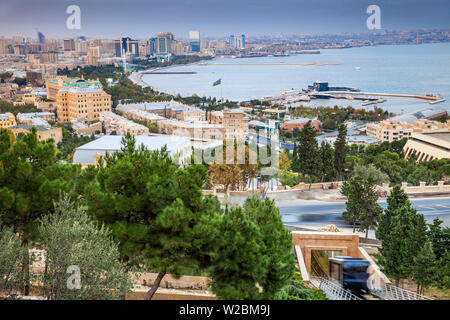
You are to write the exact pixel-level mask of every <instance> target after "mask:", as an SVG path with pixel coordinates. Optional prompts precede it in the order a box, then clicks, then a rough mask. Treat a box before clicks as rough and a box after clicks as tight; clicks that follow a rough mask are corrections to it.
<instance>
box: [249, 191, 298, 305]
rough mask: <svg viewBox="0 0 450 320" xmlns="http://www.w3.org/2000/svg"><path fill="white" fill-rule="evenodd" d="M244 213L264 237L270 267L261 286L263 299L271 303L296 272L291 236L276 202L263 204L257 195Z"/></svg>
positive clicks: (267, 201)
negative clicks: (270, 300) (269, 300)
mask: <svg viewBox="0 0 450 320" xmlns="http://www.w3.org/2000/svg"><path fill="white" fill-rule="evenodd" d="M244 210H245V212H246V214H247V215H248V216H249V217H250V218H252V220H253V221H254V222H255V223H256V225H257V226H258V227H259V230H260V232H261V234H262V237H263V239H262V240H263V243H264V248H265V249H264V253H265V255H266V256H267V260H268V262H269V264H268V266H267V269H266V272H265V277H264V280H263V281H261V282H259V285H260V286H261V287H262V288H263V294H264V299H272V298H273V296H274V295H275V293H276V292H278V291H279V290H280V289H281V288H282V287H284V286H285V285H286V283H288V282H289V281H290V279H291V278H292V276H293V274H294V271H295V259H294V256H293V254H292V235H291V233H290V231H289V230H288V229H286V228H285V226H284V224H283V221H282V220H281V215H280V211H279V209H278V208H277V207H276V205H275V202H274V200H270V199H269V198H264V199H262V200H261V199H260V198H259V197H258V196H256V195H254V196H253V197H250V198H247V199H246V201H245V202H244Z"/></svg>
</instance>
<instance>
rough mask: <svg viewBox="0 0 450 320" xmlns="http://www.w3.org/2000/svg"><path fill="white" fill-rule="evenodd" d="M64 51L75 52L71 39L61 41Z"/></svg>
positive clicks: (73, 42)
mask: <svg viewBox="0 0 450 320" xmlns="http://www.w3.org/2000/svg"><path fill="white" fill-rule="evenodd" d="M63 49H64V51H75V41H74V40H73V39H72V38H65V39H64V40H63Z"/></svg>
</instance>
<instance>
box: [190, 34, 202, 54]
mask: <svg viewBox="0 0 450 320" xmlns="http://www.w3.org/2000/svg"><path fill="white" fill-rule="evenodd" d="M189 44H190V46H191V51H192V52H200V32H199V31H189Z"/></svg>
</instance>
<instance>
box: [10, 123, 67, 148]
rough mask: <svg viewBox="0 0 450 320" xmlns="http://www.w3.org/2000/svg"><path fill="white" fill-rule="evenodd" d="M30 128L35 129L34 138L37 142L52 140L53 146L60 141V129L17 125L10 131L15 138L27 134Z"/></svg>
mask: <svg viewBox="0 0 450 320" xmlns="http://www.w3.org/2000/svg"><path fill="white" fill-rule="evenodd" d="M32 128H36V136H37V138H38V140H39V141H45V140H48V139H53V140H54V141H55V144H57V143H59V142H61V141H62V128H51V127H43V126H39V125H29V124H19V125H17V126H14V127H11V128H10V130H11V131H12V133H14V135H15V136H16V137H17V136H18V135H19V134H27V133H29V132H31V129H32Z"/></svg>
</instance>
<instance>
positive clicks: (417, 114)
mask: <svg viewBox="0 0 450 320" xmlns="http://www.w3.org/2000/svg"><path fill="white" fill-rule="evenodd" d="M441 113H447V111H446V110H445V109H443V108H441V107H428V108H424V109H421V110H418V111H414V112H410V113H405V114H402V115H399V116H396V117H392V118H390V119H388V120H394V121H403V122H408V123H409V122H413V121H416V120H417V119H420V118H430V117H434V116H437V115H439V114H441Z"/></svg>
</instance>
